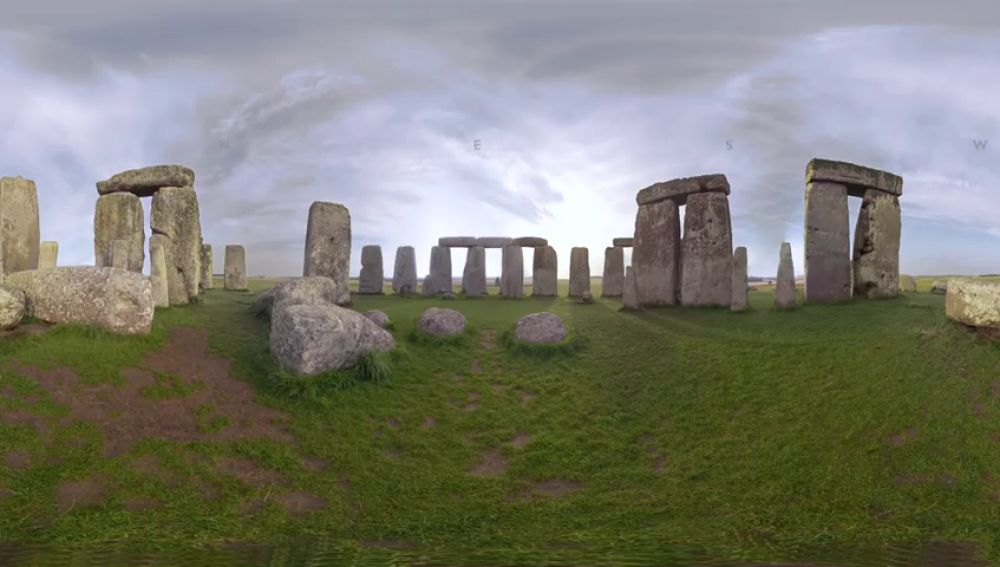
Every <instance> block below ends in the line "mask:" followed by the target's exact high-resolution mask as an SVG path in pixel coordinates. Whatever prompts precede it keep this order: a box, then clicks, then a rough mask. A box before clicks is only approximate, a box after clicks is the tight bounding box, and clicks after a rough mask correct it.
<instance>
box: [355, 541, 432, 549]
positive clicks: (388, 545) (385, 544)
mask: <svg viewBox="0 0 1000 567" xmlns="http://www.w3.org/2000/svg"><path fill="white" fill-rule="evenodd" d="M361 545H363V546H365V547H368V548H372V549H395V550H398V551H405V550H408V549H417V548H419V547H420V546H418V545H417V544H415V543H413V542H412V541H401V540H366V541H362V542H361Z"/></svg>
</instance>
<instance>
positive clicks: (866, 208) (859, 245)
mask: <svg viewBox="0 0 1000 567" xmlns="http://www.w3.org/2000/svg"><path fill="white" fill-rule="evenodd" d="M901 229H902V217H901V216H900V212H899V198H898V197H894V196H893V195H890V194H888V193H885V192H883V191H877V190H875V189H871V190H869V191H867V192H866V193H865V196H864V199H863V200H862V202H861V209H860V210H859V211H858V223H857V224H856V225H855V229H854V256H853V264H852V267H853V269H852V272H853V275H854V296H855V297H867V298H868V299H879V298H886V297H896V296H897V295H899V238H900V234H901Z"/></svg>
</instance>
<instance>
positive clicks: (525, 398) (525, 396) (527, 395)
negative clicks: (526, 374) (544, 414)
mask: <svg viewBox="0 0 1000 567" xmlns="http://www.w3.org/2000/svg"><path fill="white" fill-rule="evenodd" d="M519 394H520V396H521V404H522V405H528V404H530V403H531V402H533V401H535V399H536V398H538V394H536V393H534V392H528V391H527V390H522V391H521V392H519Z"/></svg>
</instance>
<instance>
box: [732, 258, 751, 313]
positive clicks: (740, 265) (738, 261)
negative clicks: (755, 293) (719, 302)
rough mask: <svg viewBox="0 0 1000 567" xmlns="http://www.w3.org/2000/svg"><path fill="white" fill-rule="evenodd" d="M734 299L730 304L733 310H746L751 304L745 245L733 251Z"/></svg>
mask: <svg viewBox="0 0 1000 567" xmlns="http://www.w3.org/2000/svg"><path fill="white" fill-rule="evenodd" d="M732 288H733V300H732V302H731V303H730V305H729V309H731V310H732V311H746V310H747V307H748V306H749V304H750V293H749V287H748V286H747V249H746V248H745V247H743V246H740V247H738V248H736V250H734V251H733V283H732Z"/></svg>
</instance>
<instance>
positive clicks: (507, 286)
mask: <svg viewBox="0 0 1000 567" xmlns="http://www.w3.org/2000/svg"><path fill="white" fill-rule="evenodd" d="M501 262H502V263H503V271H502V272H501V275H500V295H501V296H503V297H510V298H518V297H524V249H523V248H522V247H521V246H519V245H517V244H511V245H510V246H504V248H503V257H502V259H501Z"/></svg>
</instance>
